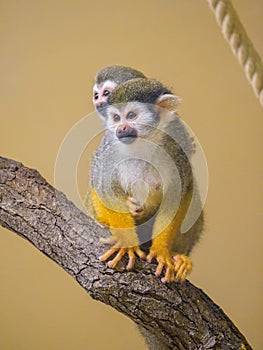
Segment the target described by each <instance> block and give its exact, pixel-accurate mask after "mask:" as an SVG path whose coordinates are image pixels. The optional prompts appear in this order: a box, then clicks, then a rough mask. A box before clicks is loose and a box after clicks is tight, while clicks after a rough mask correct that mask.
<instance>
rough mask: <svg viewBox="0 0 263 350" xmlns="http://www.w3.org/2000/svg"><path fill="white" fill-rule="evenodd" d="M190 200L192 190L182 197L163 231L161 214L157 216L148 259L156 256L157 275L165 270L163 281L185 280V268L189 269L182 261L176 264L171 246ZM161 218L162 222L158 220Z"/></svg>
mask: <svg viewBox="0 0 263 350" xmlns="http://www.w3.org/2000/svg"><path fill="white" fill-rule="evenodd" d="M190 200H191V192H189V193H187V194H186V196H185V197H184V198H183V199H182V201H181V204H180V207H179V209H178V211H177V213H176V215H175V217H174V218H173V219H172V220H171V222H170V223H169V225H168V226H167V227H166V228H165V229H163V230H162V231H161V230H160V229H159V227H160V226H161V220H162V218H161V215H160V214H159V216H157V218H156V221H155V224H154V232H153V244H152V247H151V249H150V253H149V255H148V256H147V260H148V261H149V262H150V261H151V260H152V259H153V258H156V260H157V262H158V266H157V269H156V273H155V274H156V275H157V276H160V275H161V274H162V272H164V271H165V275H164V278H162V282H164V283H165V282H173V281H177V280H183V279H184V278H183V276H184V273H185V270H187V267H185V268H184V265H183V263H182V264H181V263H180V264H179V265H177V264H174V261H173V257H172V254H171V252H170V247H171V246H172V243H173V241H174V239H175V237H176V234H177V233H178V232H179V230H180V228H181V224H182V222H183V219H184V217H185V214H186V212H187V209H188V206H189V202H190ZM159 218H160V222H159V221H158V219H159ZM178 259H179V258H178ZM189 261H190V259H189ZM185 263H186V261H185ZM177 266H178V267H177ZM187 266H188V265H187Z"/></svg>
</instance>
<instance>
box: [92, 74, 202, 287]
mask: <svg viewBox="0 0 263 350" xmlns="http://www.w3.org/2000/svg"><path fill="white" fill-rule="evenodd" d="M177 105H178V97H176V96H175V95H173V94H172V93H171V91H170V90H168V89H166V88H165V87H164V86H163V85H162V84H161V83H160V82H158V81H156V80H153V79H148V78H135V79H130V80H128V81H126V82H124V83H122V84H120V85H119V86H118V87H116V88H115V89H113V90H112V91H111V93H110V95H109V97H108V101H107V104H106V106H105V108H104V112H103V118H104V126H105V135H104V138H103V140H102V141H101V144H100V146H99V148H98V149H97V150H96V152H95V155H94V159H93V164H92V171H91V188H90V191H89V194H90V199H91V206H92V212H93V214H94V216H95V218H96V219H97V220H98V221H100V222H101V223H102V224H104V225H107V226H109V228H110V231H111V234H112V236H111V237H110V238H108V239H104V240H103V242H104V243H108V244H112V245H113V246H112V247H111V248H110V249H109V250H107V251H106V252H105V253H104V254H103V255H102V256H101V257H100V260H101V261H106V260H108V259H109V258H112V260H110V261H108V263H107V265H108V266H109V267H111V268H115V267H116V266H117V264H118V263H119V262H120V260H121V259H122V257H123V256H124V255H128V263H127V266H126V269H127V270H130V269H132V268H133V266H134V263H135V259H136V255H137V256H139V257H140V258H145V253H144V252H143V251H142V249H141V247H140V245H141V243H142V242H141V241H140V237H139V234H138V232H139V230H140V228H141V227H144V228H145V227H146V228H147V227H148V228H149V227H150V228H151V240H152V244H151V247H150V251H149V253H148V255H147V260H148V262H151V261H152V259H153V258H155V259H156V260H157V263H158V265H157V269H156V275H157V276H160V275H161V274H162V273H163V274H164V277H163V278H162V282H172V281H183V280H185V278H186V276H187V274H189V273H190V272H191V269H192V262H191V260H190V259H189V257H188V255H189V253H190V252H191V250H192V248H193V246H194V245H195V243H196V242H197V241H198V239H199V237H200V234H201V231H202V228H203V215H202V213H201V215H200V216H199V217H198V218H197V220H196V222H195V223H194V225H193V226H192V227H191V228H190V229H189V230H188V231H187V232H185V233H183V232H181V226H182V223H183V220H184V218H185V216H186V213H187V211H188V208H189V205H190V202H191V199H192V196H193V174H192V168H191V164H190V161H189V157H190V156H191V154H192V153H193V151H194V150H193V144H192V140H191V139H190V138H189V136H188V133H187V131H186V130H185V127H184V125H183V123H182V122H181V121H180V119H179V118H178V116H177V115H176V108H177ZM87 205H88V206H90V204H89V203H87ZM149 222H151V223H152V224H151V225H148V226H147V223H149Z"/></svg>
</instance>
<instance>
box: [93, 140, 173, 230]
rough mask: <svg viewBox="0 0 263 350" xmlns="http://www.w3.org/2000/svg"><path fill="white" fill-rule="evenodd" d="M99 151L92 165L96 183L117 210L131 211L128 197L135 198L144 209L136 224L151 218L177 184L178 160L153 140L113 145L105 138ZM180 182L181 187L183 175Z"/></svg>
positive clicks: (110, 206)
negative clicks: (176, 168)
mask: <svg viewBox="0 0 263 350" xmlns="http://www.w3.org/2000/svg"><path fill="white" fill-rule="evenodd" d="M97 155H98V156H96V154H95V159H94V163H93V167H92V186H93V187H94V188H95V189H96V190H97V192H98V193H99V194H100V195H101V196H102V198H103V201H104V203H105V204H106V205H107V207H109V208H110V209H112V210H114V211H119V212H127V211H129V207H128V206H127V199H128V198H132V199H133V200H134V202H136V203H137V205H138V207H140V209H141V215H140V218H139V219H138V218H136V219H135V222H136V224H141V223H143V222H145V221H147V220H149V219H151V218H152V217H153V216H154V215H155V214H156V212H157V211H158V209H159V208H160V206H161V204H162V203H163V200H164V198H166V197H167V193H169V192H170V191H169V190H170V187H171V186H170V184H171V183H172V184H173V187H174V186H175V187H176V180H175V176H174V162H171V158H169V157H165V156H164V154H163V150H162V148H160V147H157V146H154V145H152V144H151V145H150V147H147V144H145V142H144V143H143V144H140V140H138V142H137V141H136V143H134V144H133V145H121V144H120V142H118V143H116V145H112V144H111V145H110V146H109V145H108V144H107V143H106V141H105V140H104V142H102V144H101V146H100V148H99V150H98V153H97ZM178 182H179V187H180V179H178ZM170 198H171V197H170ZM173 198H175V197H174V196H173ZM169 202H170V204H172V203H171V201H169ZM173 206H174V205H173Z"/></svg>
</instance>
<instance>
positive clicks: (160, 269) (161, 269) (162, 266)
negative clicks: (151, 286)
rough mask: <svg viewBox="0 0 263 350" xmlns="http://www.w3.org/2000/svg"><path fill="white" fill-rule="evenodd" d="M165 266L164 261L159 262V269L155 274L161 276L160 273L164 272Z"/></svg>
mask: <svg viewBox="0 0 263 350" xmlns="http://www.w3.org/2000/svg"><path fill="white" fill-rule="evenodd" d="M163 268H164V263H163V262H161V261H160V262H158V265H157V269H156V271H155V275H156V276H160V274H161V273H162V271H163Z"/></svg>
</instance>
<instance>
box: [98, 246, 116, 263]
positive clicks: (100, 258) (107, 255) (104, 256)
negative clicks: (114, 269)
mask: <svg viewBox="0 0 263 350" xmlns="http://www.w3.org/2000/svg"><path fill="white" fill-rule="evenodd" d="M117 251H118V248H111V249H109V250H107V251H106V253H104V254H102V255H101V256H100V257H99V260H100V261H105V260H107V259H108V258H109V257H111V256H112V255H113V254H114V253H116V252H117Z"/></svg>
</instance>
